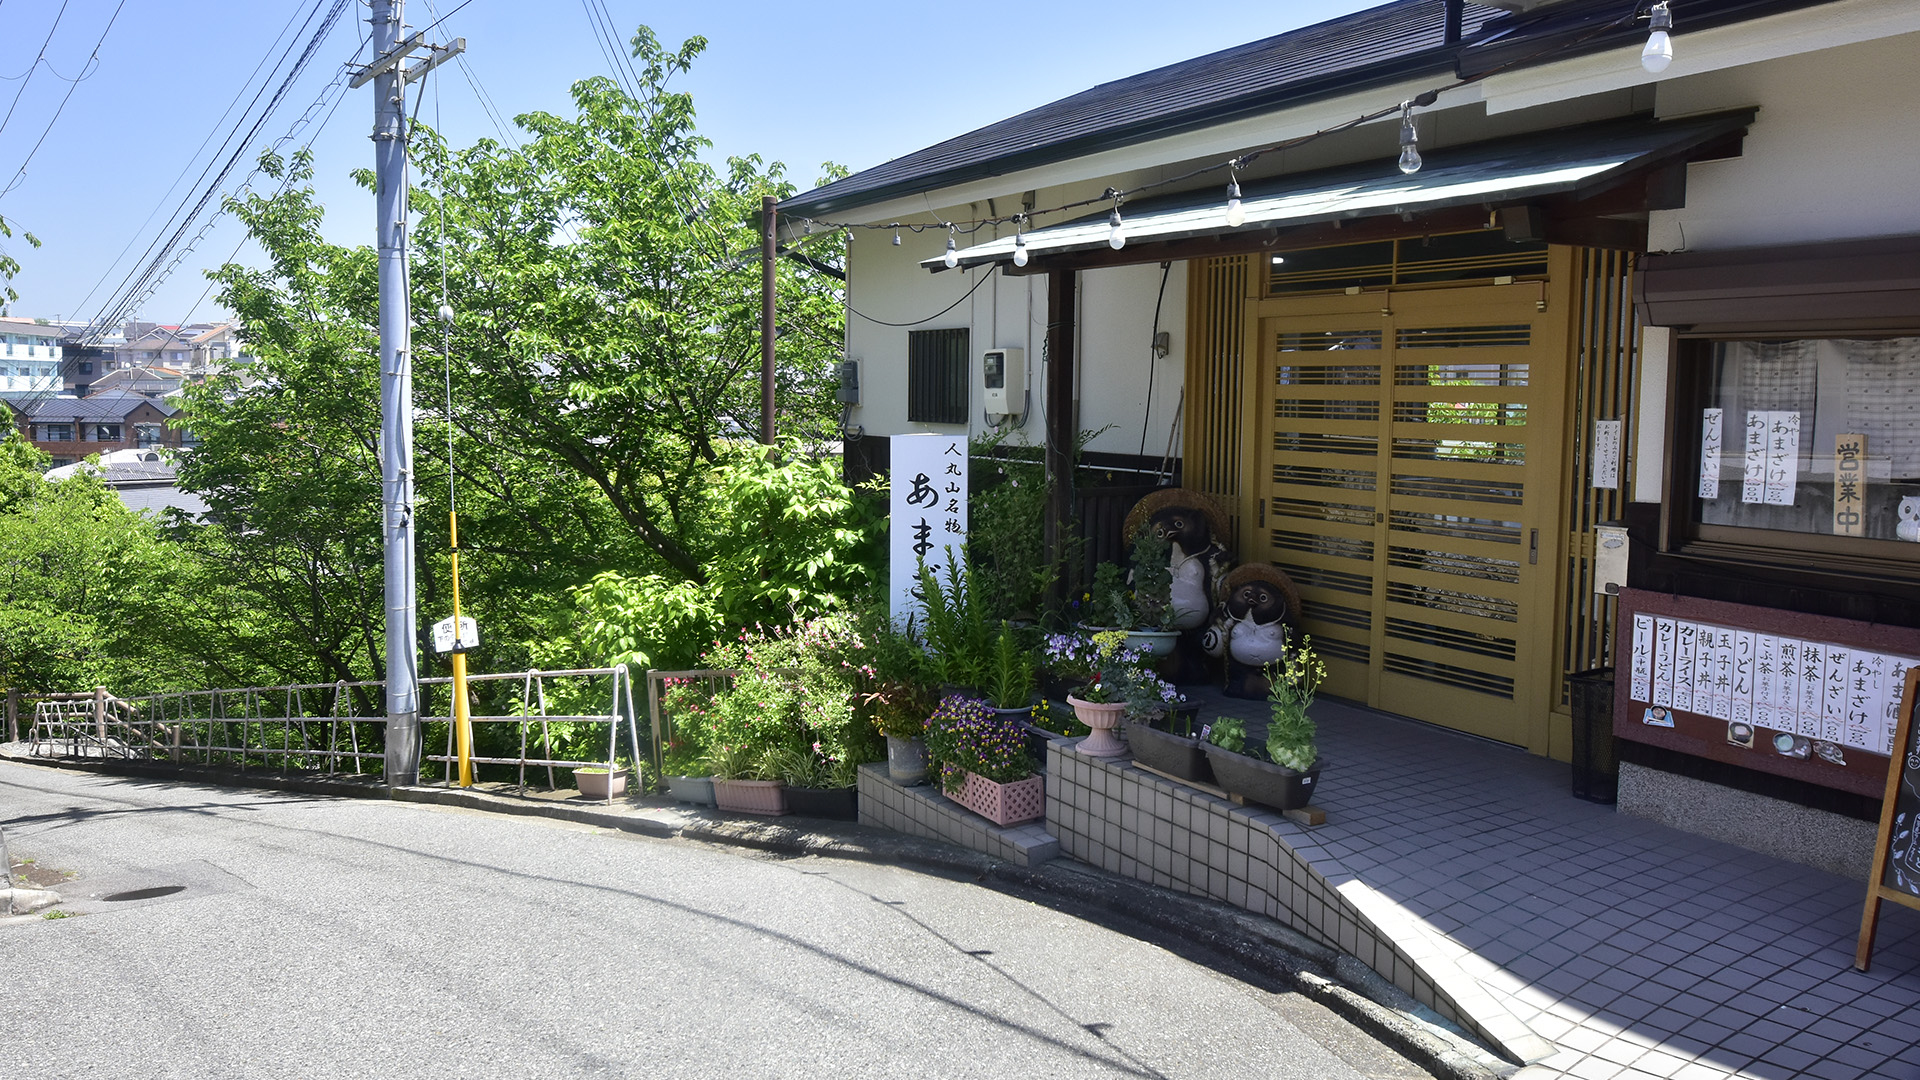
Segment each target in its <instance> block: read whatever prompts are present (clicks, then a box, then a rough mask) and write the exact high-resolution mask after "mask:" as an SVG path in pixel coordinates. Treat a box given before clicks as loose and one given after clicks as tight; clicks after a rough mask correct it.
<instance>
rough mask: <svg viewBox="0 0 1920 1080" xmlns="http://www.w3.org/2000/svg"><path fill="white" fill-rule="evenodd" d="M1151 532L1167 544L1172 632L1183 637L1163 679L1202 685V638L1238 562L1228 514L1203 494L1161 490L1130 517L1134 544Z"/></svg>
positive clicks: (1129, 529)
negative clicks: (1230, 544) (1229, 540)
mask: <svg viewBox="0 0 1920 1080" xmlns="http://www.w3.org/2000/svg"><path fill="white" fill-rule="evenodd" d="M1149 529H1150V530H1152V531H1153V532H1154V533H1156V534H1158V535H1159V536H1161V537H1164V538H1165V539H1166V541H1167V569H1168V570H1169V571H1170V572H1171V575H1172V578H1173V581H1172V584H1171V586H1170V587H1169V592H1170V594H1171V595H1170V596H1169V597H1168V601H1169V602H1168V605H1167V610H1168V612H1169V616H1168V618H1167V619H1166V622H1167V629H1169V630H1178V631H1180V639H1179V641H1178V642H1176V643H1175V645H1174V650H1173V656H1172V658H1171V659H1170V660H1169V661H1168V662H1167V664H1166V666H1165V667H1164V668H1163V669H1162V673H1163V674H1165V675H1166V677H1167V678H1169V679H1170V680H1171V681H1173V682H1176V683H1193V682H1202V681H1204V680H1205V679H1206V677H1207V661H1206V656H1205V651H1204V649H1203V646H1202V643H1201V637H1202V635H1203V634H1204V633H1205V632H1206V628H1207V624H1208V623H1209V622H1210V621H1211V619H1212V617H1213V611H1214V607H1215V606H1216V604H1217V603H1218V600H1219V592H1218V590H1219V588H1220V582H1221V579H1222V578H1224V577H1225V576H1226V573H1227V568H1228V567H1230V566H1232V565H1233V556H1232V555H1231V554H1230V553H1229V552H1228V551H1227V548H1226V545H1225V544H1224V543H1223V542H1222V540H1223V538H1224V537H1225V536H1226V535H1227V515H1226V512H1225V511H1223V510H1221V509H1220V507H1219V505H1218V504H1216V503H1215V502H1214V501H1213V499H1211V498H1209V497H1208V496H1206V495H1204V494H1201V493H1200V492H1198V491H1192V490H1189V489H1187V488H1162V489H1160V490H1159V491H1156V492H1154V493H1152V494H1151V495H1148V496H1147V497H1146V498H1144V499H1141V500H1140V501H1139V502H1137V503H1135V504H1134V506H1133V509H1132V510H1130V511H1128V512H1127V520H1126V526H1125V535H1126V538H1127V540H1128V541H1129V543H1131V542H1132V541H1133V540H1134V539H1136V538H1137V537H1139V535H1140V534H1141V532H1142V531H1143V530H1149Z"/></svg>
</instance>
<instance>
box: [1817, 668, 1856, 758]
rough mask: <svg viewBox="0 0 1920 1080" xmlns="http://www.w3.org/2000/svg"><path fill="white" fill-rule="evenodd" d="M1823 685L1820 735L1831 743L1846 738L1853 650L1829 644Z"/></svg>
mask: <svg viewBox="0 0 1920 1080" xmlns="http://www.w3.org/2000/svg"><path fill="white" fill-rule="evenodd" d="M1825 653H1826V658H1825V661H1824V668H1823V671H1822V675H1823V676H1824V678H1823V680H1822V683H1821V688H1820V737H1821V738H1822V739H1825V740H1826V741H1828V742H1830V743H1844V742H1846V741H1847V667H1848V663H1847V662H1848V661H1849V660H1851V659H1852V658H1853V656H1852V650H1850V649H1848V648H1846V647H1845V646H1843V645H1828V646H1827V647H1826V649H1825Z"/></svg>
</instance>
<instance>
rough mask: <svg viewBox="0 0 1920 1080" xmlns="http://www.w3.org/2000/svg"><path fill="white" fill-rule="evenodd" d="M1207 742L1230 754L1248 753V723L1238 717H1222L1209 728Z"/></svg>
mask: <svg viewBox="0 0 1920 1080" xmlns="http://www.w3.org/2000/svg"><path fill="white" fill-rule="evenodd" d="M1207 741H1208V742H1210V743H1212V744H1213V745H1215V746H1217V747H1219V748H1220V749H1222V750H1226V751H1228V752H1230V753H1235V754H1244V753H1246V752H1247V722H1246V721H1245V720H1242V719H1240V718H1239V717H1237V716H1222V717H1220V718H1219V719H1217V720H1215V721H1214V722H1213V723H1212V724H1210V725H1208V728H1207Z"/></svg>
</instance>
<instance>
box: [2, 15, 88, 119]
mask: <svg viewBox="0 0 1920 1080" xmlns="http://www.w3.org/2000/svg"><path fill="white" fill-rule="evenodd" d="M66 15H67V0H60V11H59V13H58V14H56V15H54V17H53V26H51V27H50V28H48V30H47V40H45V41H43V42H41V43H40V55H38V56H36V57H34V58H33V63H31V64H28V65H27V70H26V71H24V72H22V73H21V74H19V75H16V76H14V78H19V79H25V80H26V82H23V83H21V84H20V89H19V90H18V91H17V92H16V93H15V94H14V95H13V104H11V105H8V106H7V115H6V117H5V118H4V119H0V132H4V131H6V130H7V124H8V123H9V122H11V121H12V120H13V110H15V109H17V108H19V107H20V97H21V95H23V94H25V93H26V92H27V86H28V84H30V83H32V82H33V73H34V72H36V71H38V70H40V65H41V64H42V63H43V62H44V61H45V60H46V59H47V46H49V45H51V44H53V35H54V32H55V31H57V30H59V29H60V20H61V19H63V18H66ZM81 70H83V71H84V70H86V69H85V68H82V69H81ZM9 81H11V80H9Z"/></svg>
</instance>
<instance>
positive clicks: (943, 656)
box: [919, 545, 994, 695]
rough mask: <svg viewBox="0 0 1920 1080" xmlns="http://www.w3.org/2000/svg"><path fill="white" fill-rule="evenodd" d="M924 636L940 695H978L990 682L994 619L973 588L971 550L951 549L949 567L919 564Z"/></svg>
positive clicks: (948, 555)
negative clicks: (939, 570)
mask: <svg viewBox="0 0 1920 1080" xmlns="http://www.w3.org/2000/svg"><path fill="white" fill-rule="evenodd" d="M919 573H920V597H921V605H922V608H921V610H922V617H921V622H920V625H921V637H922V639H923V640H924V642H925V644H926V647H927V652H928V654H929V655H930V656H931V658H932V662H933V675H934V678H935V679H936V680H937V681H938V682H939V683H940V687H941V690H940V692H941V694H942V695H946V694H951V693H964V694H977V693H978V692H979V691H980V690H981V689H983V688H984V687H985V685H986V681H987V670H988V668H989V667H990V665H991V663H992V657H993V648H994V627H993V621H992V619H991V618H989V616H988V614H987V604H986V602H985V599H984V598H983V597H981V596H980V595H979V594H978V591H977V590H976V589H975V588H974V587H973V576H972V573H971V571H970V570H969V568H968V565H967V549H966V547H965V546H964V545H963V546H962V547H961V548H960V549H959V550H958V551H957V552H956V551H955V550H954V549H953V548H948V549H947V569H946V572H945V573H944V574H936V573H935V572H934V570H933V568H932V567H930V566H928V565H927V564H926V563H925V562H924V561H923V562H921V563H920V570H919Z"/></svg>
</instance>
